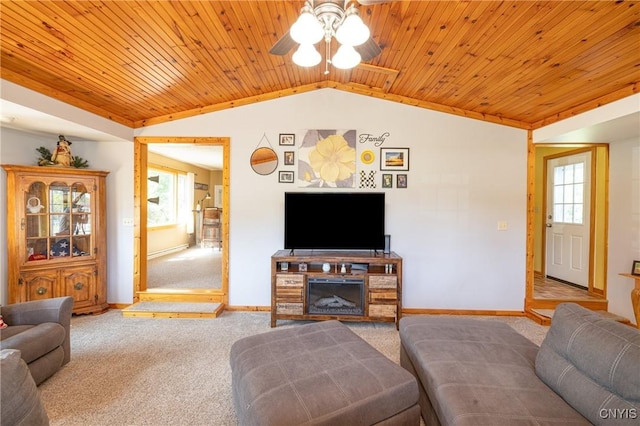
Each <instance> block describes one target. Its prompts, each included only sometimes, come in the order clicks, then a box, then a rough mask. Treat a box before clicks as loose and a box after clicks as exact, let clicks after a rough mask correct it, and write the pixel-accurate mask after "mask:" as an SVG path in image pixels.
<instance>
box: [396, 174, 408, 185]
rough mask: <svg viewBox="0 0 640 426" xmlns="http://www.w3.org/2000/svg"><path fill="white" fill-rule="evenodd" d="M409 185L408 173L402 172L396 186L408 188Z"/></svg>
mask: <svg viewBox="0 0 640 426" xmlns="http://www.w3.org/2000/svg"><path fill="white" fill-rule="evenodd" d="M406 187H407V175H405V174H402V175H398V176H397V182H396V188H406Z"/></svg>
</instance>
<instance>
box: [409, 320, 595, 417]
mask: <svg viewBox="0 0 640 426" xmlns="http://www.w3.org/2000/svg"><path fill="white" fill-rule="evenodd" d="M400 339H401V343H402V347H403V349H404V351H405V352H406V354H407V356H408V358H409V360H410V361H411V364H412V367H413V370H414V371H415V373H416V374H417V377H418V378H419V380H420V383H421V384H422V386H423V387H424V389H425V391H426V394H427V397H428V399H429V400H430V402H431V405H432V406H433V410H434V411H435V413H436V415H437V417H438V419H439V421H440V423H441V424H443V425H480V424H485V425H486V424H500V425H525V424H548V425H551V424H556V425H572V424H588V422H587V421H586V420H585V419H584V418H583V417H582V416H580V414H579V413H577V412H576V411H575V410H573V409H572V408H571V407H570V406H569V405H567V404H566V403H564V401H562V398H560V397H559V396H558V395H556V394H555V393H554V392H553V391H552V390H551V389H549V387H547V386H546V385H545V384H544V383H542V382H541V381H540V380H539V379H538V378H537V377H536V374H535V371H534V363H535V357H536V354H537V352H538V347H537V346H536V345H535V344H534V343H532V342H531V341H529V340H527V339H526V338H525V337H524V336H522V335H521V334H519V333H518V332H516V331H515V330H514V329H512V328H511V327H509V326H508V325H507V324H505V323H503V322H499V321H487V320H479V319H471V318H460V317H449V316H431V315H428V316H409V317H403V318H402V319H401V321H400Z"/></svg>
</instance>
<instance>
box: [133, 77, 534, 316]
mask: <svg viewBox="0 0 640 426" xmlns="http://www.w3.org/2000/svg"><path fill="white" fill-rule="evenodd" d="M305 129H356V130H358V133H371V134H373V135H375V136H377V135H380V134H382V133H384V132H389V133H390V136H389V138H387V140H386V141H385V142H384V144H383V145H382V146H383V147H408V148H410V170H409V172H408V188H407V189H396V188H393V189H390V190H389V189H387V190H385V192H386V193H387V212H386V216H387V219H386V221H387V223H386V227H387V233H389V234H391V236H392V237H391V243H392V249H393V250H394V251H396V252H397V253H398V254H399V255H401V256H402V257H403V258H404V260H405V263H404V272H405V274H404V297H403V303H404V306H405V307H409V308H443V309H444V308H447V309H496V310H516V311H521V310H523V308H524V289H525V240H526V132H525V131H523V130H518V129H513V128H509V127H505V126H499V125H495V124H491V123H485V122H482V121H477V120H470V119H465V118H462V117H458V116H453V115H447V114H443V113H439V112H434V111H429V110H425V109H420V108H415V107H410V106H406V105H401V104H397V103H391V102H386V101H382V100H379V99H372V98H368V97H364V96H359V95H354V94H350V93H346V92H341V91H337V90H332V89H324V90H320V91H315V92H311V93H305V94H300V95H296V96H291V97H286V98H282V99H277V100H273V101H268V102H263V103H259V104H254V105H249V106H245V107H241V108H235V109H230V110H225V111H221V112H216V113H212V114H207V115H201V116H197V117H191V118H187V119H183V120H178V121H174V122H169V123H163V124H160V125H156V126H150V127H145V128H143V129H138V130H137V132H136V135H140V136H230V137H231V154H230V155H231V161H230V172H231V179H230V180H231V188H230V232H229V239H230V241H229V250H230V264H229V280H230V304H231V305H240V306H255V305H258V306H268V305H269V304H270V300H271V296H270V291H271V288H270V256H271V255H272V254H273V253H274V252H275V251H276V250H278V249H282V248H283V203H284V195H283V194H284V192H285V191H291V190H302V189H301V188H298V186H297V184H282V183H278V176H277V173H274V174H271V175H268V176H259V175H257V174H255V173H253V172H252V170H251V169H250V167H249V157H250V155H251V152H252V151H253V150H254V149H255V148H256V147H257V145H258V143H259V142H260V139H261V138H262V135H263V134H266V135H267V138H268V139H269V141H270V143H271V145H272V146H273V147H274V148H275V149H276V151H277V152H278V153H279V154H280V160H281V161H282V155H281V153H282V152H284V151H285V148H286V147H280V146H278V134H279V133H296V134H297V135H298V141H299V140H300V138H301V137H302V135H303V133H304V131H305ZM357 148H358V153H359V152H361V151H362V150H363V149H365V148H367V149H372V150H374V153H376V154H377V153H378V149H377V148H375V147H374V146H373V144H372V143H367V144H358V147H357ZM286 149H290V148H286ZM374 164H375V165H376V166H377V165H378V164H379V163H378V159H376V162H375V163H374ZM360 165H361V163H359V162H358V167H360ZM279 170H294V169H293V168H292V167H286V166H282V165H281V166H280V167H279ZM296 172H297V170H296ZM296 176H297V173H296ZM377 178H378V185H380V180H381V175H380V172H378V173H377ZM394 187H395V185H394ZM308 190H312V189H308ZM356 190H357V189H356ZM378 190H381V189H380V188H379V187H378ZM500 220H504V221H507V222H508V226H509V229H508V230H507V231H497V222H498V221H500Z"/></svg>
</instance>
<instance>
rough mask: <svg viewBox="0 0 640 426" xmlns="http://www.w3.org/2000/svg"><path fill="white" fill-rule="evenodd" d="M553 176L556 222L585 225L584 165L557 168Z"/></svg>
mask: <svg viewBox="0 0 640 426" xmlns="http://www.w3.org/2000/svg"><path fill="white" fill-rule="evenodd" d="M553 174H554V179H553V220H554V222H556V223H571V224H579V225H581V224H583V221H584V214H583V213H584V163H582V162H580V163H573V164H567V165H564V166H556V167H554V169H553Z"/></svg>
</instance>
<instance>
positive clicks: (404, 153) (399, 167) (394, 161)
mask: <svg viewBox="0 0 640 426" xmlns="http://www.w3.org/2000/svg"><path fill="white" fill-rule="evenodd" d="M380 170H384V171H393V170H395V171H408V170H409V148H380Z"/></svg>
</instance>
